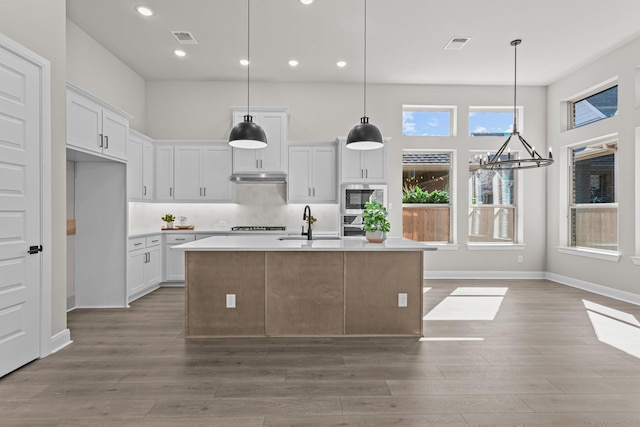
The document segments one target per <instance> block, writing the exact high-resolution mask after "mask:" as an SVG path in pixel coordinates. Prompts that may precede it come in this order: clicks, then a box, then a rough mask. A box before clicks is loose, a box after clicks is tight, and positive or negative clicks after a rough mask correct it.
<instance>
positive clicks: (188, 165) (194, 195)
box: [174, 142, 232, 202]
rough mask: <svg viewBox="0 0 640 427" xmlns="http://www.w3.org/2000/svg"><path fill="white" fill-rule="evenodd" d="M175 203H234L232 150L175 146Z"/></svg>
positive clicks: (214, 145) (222, 145) (224, 146)
mask: <svg viewBox="0 0 640 427" xmlns="http://www.w3.org/2000/svg"><path fill="white" fill-rule="evenodd" d="M174 155H175V160H174V186H175V193H174V200H179V201H217V202H229V201H232V183H231V181H230V180H229V178H230V176H231V147H230V146H229V145H228V144H227V143H226V142H222V143H211V144H204V145H190V146H180V145H176V146H175V154H174Z"/></svg>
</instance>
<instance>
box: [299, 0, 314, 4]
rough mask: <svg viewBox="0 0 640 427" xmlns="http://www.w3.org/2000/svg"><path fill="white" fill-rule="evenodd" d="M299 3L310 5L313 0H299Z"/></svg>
mask: <svg viewBox="0 0 640 427" xmlns="http://www.w3.org/2000/svg"><path fill="white" fill-rule="evenodd" d="M300 3H302V4H304V5H310V4H311V3H313V0H300Z"/></svg>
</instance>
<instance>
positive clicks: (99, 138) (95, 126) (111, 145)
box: [67, 85, 131, 161]
mask: <svg viewBox="0 0 640 427" xmlns="http://www.w3.org/2000/svg"><path fill="white" fill-rule="evenodd" d="M130 118H131V116H130V115H128V114H127V113H124V112H122V111H119V110H118V109H116V108H115V107H112V106H109V105H108V104H106V103H103V102H102V101H100V100H99V99H97V98H94V97H93V96H91V95H89V94H87V93H85V92H83V91H82V90H80V89H78V88H76V87H75V86H72V85H67V145H68V146H69V147H72V148H73V149H76V150H78V151H83V152H87V153H91V154H97V155H100V156H104V157H109V158H113V159H118V160H123V161H126V160H127V139H128V136H129V119H130Z"/></svg>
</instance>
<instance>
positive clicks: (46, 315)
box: [0, 34, 68, 358]
mask: <svg viewBox="0 0 640 427" xmlns="http://www.w3.org/2000/svg"><path fill="white" fill-rule="evenodd" d="M0 48H1V49H5V50H7V51H8V52H11V53H13V54H14V55H16V56H19V57H21V58H23V59H24V60H26V61H28V62H31V63H32V64H34V65H35V66H37V67H38V68H39V70H40V171H41V174H40V194H41V199H40V209H41V212H40V213H41V215H40V221H41V231H40V232H41V233H42V236H41V238H40V241H41V242H42V243H41V244H42V246H43V247H44V248H45V250H44V251H42V252H41V253H40V256H41V263H42V264H41V266H42V270H41V277H40V357H41V358H42V357H46V356H48V355H49V354H51V352H52V351H53V350H55V349H56V348H55V347H53V344H54V342H53V341H52V340H53V339H54V337H52V336H51V323H52V322H51V320H52V319H51V314H52V307H51V302H52V296H51V290H52V288H51V279H52V277H51V276H52V272H51V270H52V261H51V253H52V237H51V231H52V228H51V62H49V61H48V60H46V59H44V58H43V57H41V56H40V55H38V54H36V53H34V52H32V51H31V50H29V49H27V48H26V47H24V46H22V45H20V44H19V43H16V42H15V41H13V40H11V39H10V38H8V37H6V36H4V35H3V34H0ZM65 336H66V334H65ZM56 341H57V340H56ZM67 341H68V340H67ZM59 345H63V346H64V345H66V343H60V344H59ZM59 345H58V346H59Z"/></svg>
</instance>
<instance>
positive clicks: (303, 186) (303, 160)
mask: <svg viewBox="0 0 640 427" xmlns="http://www.w3.org/2000/svg"><path fill="white" fill-rule="evenodd" d="M311 150H312V149H311V148H309V147H289V177H288V179H287V181H288V183H287V189H288V191H289V201H291V202H308V201H310V199H311V196H312V189H311V170H310V167H311V155H312V151H311Z"/></svg>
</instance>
